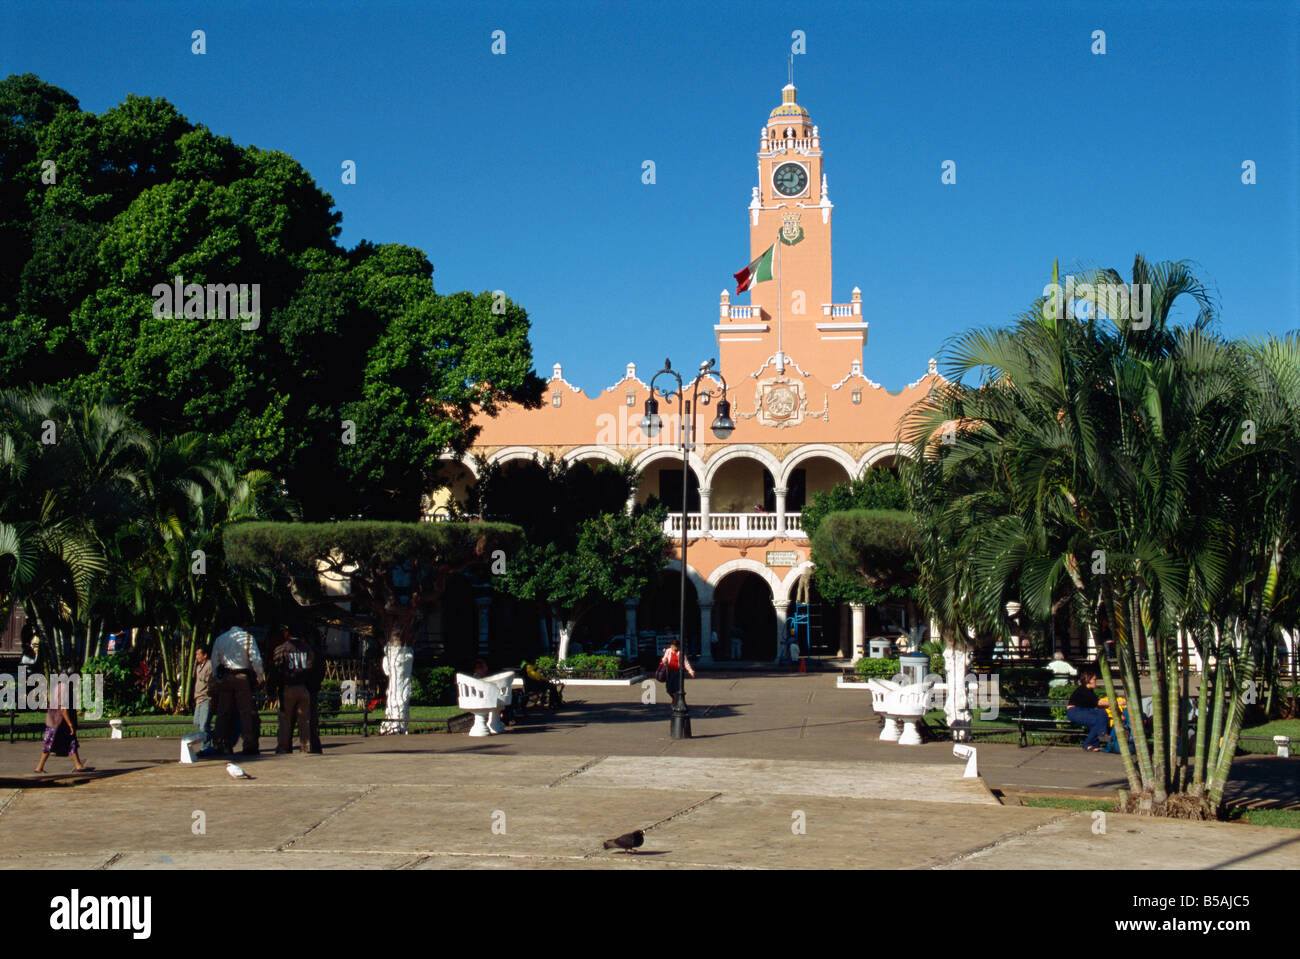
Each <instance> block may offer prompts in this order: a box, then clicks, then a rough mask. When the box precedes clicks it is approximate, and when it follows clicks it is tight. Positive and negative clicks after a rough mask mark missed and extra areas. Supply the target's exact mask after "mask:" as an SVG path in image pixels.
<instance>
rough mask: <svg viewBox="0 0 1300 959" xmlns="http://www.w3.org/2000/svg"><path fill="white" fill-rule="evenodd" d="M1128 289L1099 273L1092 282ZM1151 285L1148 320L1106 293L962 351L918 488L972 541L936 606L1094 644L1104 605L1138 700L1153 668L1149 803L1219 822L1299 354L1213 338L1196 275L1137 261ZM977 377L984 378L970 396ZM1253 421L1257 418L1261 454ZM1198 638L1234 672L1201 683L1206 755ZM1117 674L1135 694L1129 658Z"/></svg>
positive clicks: (931, 514) (1138, 793) (926, 415)
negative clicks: (1014, 608)
mask: <svg viewBox="0 0 1300 959" xmlns="http://www.w3.org/2000/svg"><path fill="white" fill-rule="evenodd" d="M1118 279H1119V278H1118V275H1117V274H1115V273H1114V272H1113V271H1102V272H1099V273H1095V274H1093V275H1092V276H1090V277H1088V278H1087V280H1088V281H1089V282H1090V283H1091V284H1092V285H1093V287H1094V289H1095V288H1096V286H1097V284H1100V283H1114V282H1118ZM1133 282H1134V283H1136V284H1139V285H1142V284H1145V285H1146V286H1145V287H1143V288H1144V289H1147V290H1149V293H1148V295H1146V296H1144V297H1143V301H1144V302H1145V303H1147V304H1149V313H1147V311H1146V310H1142V311H1139V310H1134V309H1131V308H1130V307H1129V305H1128V304H1127V303H1125V302H1123V301H1121V302H1120V303H1119V304H1118V307H1119V308H1118V309H1116V308H1115V306H1116V304H1115V303H1114V302H1113V301H1109V302H1108V301H1107V300H1106V299H1104V298H1102V297H1095V298H1094V305H1095V306H1096V305H1100V304H1105V305H1107V306H1110V307H1111V309H1110V311H1109V315H1108V314H1107V311H1104V310H1099V309H1094V310H1091V311H1090V312H1089V315H1088V316H1086V317H1084V318H1082V319H1081V318H1079V317H1078V316H1077V315H1075V314H1074V310H1073V306H1074V305H1073V304H1069V306H1070V307H1071V309H1069V310H1066V311H1064V315H1063V316H1057V315H1055V311H1047V312H1045V311H1044V309H1043V307H1044V304H1045V302H1047V301H1046V300H1045V299H1039V300H1038V301H1037V302H1036V303H1035V304H1034V307H1033V308H1032V309H1031V310H1029V311H1028V312H1026V313H1025V314H1023V315H1022V316H1021V317H1020V319H1019V321H1018V322H1017V324H1016V325H1015V326H1014V327H1012V328H1010V329H1003V330H996V329H995V330H975V331H971V332H969V333H967V334H965V335H964V336H961V337H959V338H958V339H957V340H956V341H955V342H954V343H952V344H951V345H950V347H949V349H948V350H947V356H946V360H947V365H948V368H949V370H950V371H951V372H950V375H951V376H952V377H953V380H954V382H951V383H949V384H948V385H947V386H945V387H942V388H939V389H936V391H935V392H934V393H933V394H932V396H931V397H930V398H929V400H928V401H926V402H925V403H923V404H920V405H919V406H918V407H917V408H916V409H914V410H913V411H912V412H911V414H910V415H909V417H908V419H907V420H906V421H905V423H904V428H903V433H902V435H901V438H902V439H903V440H904V441H906V442H911V443H913V444H914V445H916V446H918V447H921V448H924V449H927V450H930V451H931V454H932V458H931V462H929V463H926V464H920V465H919V466H918V467H917V468H916V470H915V471H914V472H913V478H912V485H913V501H914V504H922V507H923V508H921V509H919V510H918V518H919V521H920V524H921V526H922V527H923V532H922V542H925V541H926V538H927V537H929V539H930V540H931V541H938V542H942V541H945V540H946V541H947V542H948V543H950V544H953V545H955V547H956V549H953V548H952V547H950V548H949V549H948V551H947V554H946V555H947V556H948V558H949V561H950V562H951V561H952V560H956V563H955V564H954V565H956V566H957V567H958V568H960V567H962V566H964V567H965V569H964V571H962V572H960V573H956V572H953V571H946V572H935V571H933V570H932V571H930V572H929V573H927V574H925V577H923V582H924V581H925V578H926V577H928V579H929V580H930V581H931V582H932V583H933V584H935V585H936V586H937V590H938V591H937V594H935V595H932V597H931V605H932V608H935V609H939V610H940V611H941V612H944V611H948V614H949V615H953V616H955V615H956V608H955V604H954V601H953V599H954V597H956V596H964V597H965V598H966V603H967V607H968V608H967V610H966V612H965V616H966V617H969V618H968V619H967V620H966V622H967V623H968V624H971V625H981V626H983V627H984V628H994V629H997V628H999V627H1000V626H1001V625H1002V615H1001V608H1002V606H1003V604H1004V602H1005V601H1006V600H1007V599H1009V598H1016V599H1019V600H1021V601H1022V602H1023V604H1024V606H1025V608H1026V609H1028V610H1029V611H1030V612H1031V613H1032V614H1033V615H1034V616H1036V617H1040V618H1045V617H1047V616H1050V615H1051V613H1052V612H1053V611H1054V609H1055V608H1056V607H1057V606H1059V605H1060V603H1062V602H1069V603H1070V604H1071V605H1072V607H1073V610H1074V613H1075V616H1076V619H1077V621H1078V622H1079V623H1080V624H1081V625H1082V626H1083V627H1084V628H1086V629H1087V630H1089V632H1090V633H1091V634H1092V635H1094V636H1095V635H1096V634H1097V630H1098V627H1099V622H1100V614H1101V613H1102V611H1103V610H1104V612H1105V616H1106V619H1107V620H1108V621H1109V622H1110V624H1112V626H1113V628H1114V634H1115V641H1116V642H1115V645H1116V665H1117V666H1118V668H1119V671H1120V675H1121V676H1122V678H1123V680H1124V683H1125V688H1126V689H1128V690H1129V691H1130V693H1131V694H1134V693H1135V692H1136V691H1137V690H1138V689H1139V688H1140V687H1139V668H1140V663H1139V657H1141V658H1144V659H1145V661H1146V665H1147V666H1148V668H1149V669H1150V673H1151V684H1150V685H1151V701H1152V707H1153V716H1152V729H1151V734H1150V736H1148V735H1147V733H1146V730H1145V729H1144V727H1143V725H1142V724H1141V723H1136V722H1135V723H1133V726H1132V728H1133V738H1134V748H1133V749H1132V750H1130V749H1129V744H1128V741H1127V738H1126V737H1123V736H1121V737H1119V738H1120V742H1119V746H1120V752H1121V755H1122V760H1123V763H1124V768H1125V772H1126V775H1127V777H1128V780H1129V786H1130V789H1131V791H1132V793H1133V796H1132V798H1131V803H1132V805H1133V806H1134V808H1142V809H1152V810H1157V811H1161V812H1170V813H1177V814H1182V815H1208V814H1211V813H1213V812H1216V811H1218V809H1219V806H1220V805H1221V802H1222V787H1223V782H1224V780H1225V779H1226V774H1227V768H1228V765H1229V764H1230V762H1231V755H1232V751H1233V748H1234V747H1235V741H1236V739H1235V737H1236V735H1237V734H1238V733H1239V731H1240V727H1241V718H1242V703H1241V699H1240V697H1239V696H1238V697H1229V696H1228V690H1229V689H1230V688H1240V687H1241V685H1242V683H1249V682H1251V681H1253V677H1254V668H1255V665H1256V664H1257V663H1258V662H1259V661H1260V658H1261V657H1260V644H1261V643H1262V641H1263V638H1264V637H1265V636H1267V635H1269V634H1270V631H1271V630H1272V629H1273V624H1272V620H1271V618H1270V617H1271V616H1272V610H1273V608H1274V606H1275V604H1276V601H1277V590H1276V582H1277V578H1278V577H1277V570H1278V569H1279V566H1280V564H1281V563H1282V560H1283V557H1285V556H1286V555H1287V554H1288V551H1289V550H1291V549H1292V545H1293V544H1292V542H1291V540H1290V537H1289V534H1288V533H1286V532H1284V530H1289V529H1290V528H1293V527H1294V518H1295V513H1294V508H1295V476H1296V470H1295V465H1294V455H1295V454H1294V452H1293V451H1294V449H1295V436H1294V430H1295V423H1296V419H1295V410H1296V407H1295V406H1294V403H1295V402H1296V399H1297V396H1296V391H1295V379H1296V378H1295V375H1294V374H1295V368H1294V367H1293V365H1292V363H1293V360H1294V353H1295V350H1294V341H1293V340H1288V341H1282V343H1280V344H1279V343H1278V342H1277V341H1269V342H1268V343H1267V344H1265V345H1263V346H1261V347H1259V348H1258V349H1256V350H1255V351H1253V352H1252V351H1251V350H1248V349H1245V348H1243V347H1242V346H1241V345H1239V344H1233V343H1227V342H1224V341H1223V340H1221V339H1219V338H1217V337H1215V336H1213V335H1211V334H1210V333H1209V332H1208V329H1209V326H1210V325H1211V323H1212V322H1213V318H1214V309H1213V304H1212V303H1211V301H1210V299H1209V297H1208V295H1207V294H1206V292H1205V290H1204V287H1203V286H1202V285H1201V284H1200V283H1199V282H1198V281H1197V280H1196V279H1195V277H1194V276H1193V274H1192V272H1191V270H1190V268H1189V267H1188V266H1187V265H1186V264H1182V263H1161V264H1155V265H1151V264H1148V263H1147V262H1146V261H1145V260H1144V259H1143V258H1141V257H1138V258H1137V259H1136V261H1135V263H1134V267H1133ZM1181 297H1190V298H1191V299H1192V300H1193V302H1194V304H1195V306H1196V307H1197V313H1196V316H1195V319H1194V321H1193V323H1192V324H1191V325H1190V326H1189V327H1174V326H1173V325H1172V323H1171V321H1170V315H1171V311H1172V309H1173V306H1174V304H1175V302H1176V301H1178V300H1179V299H1180V298H1181ZM1143 314H1146V315H1143ZM1288 344H1289V345H1288ZM973 372H982V373H983V376H982V379H981V382H980V383H979V384H978V385H974V386H972V385H966V384H964V383H962V382H961V380H962V377H963V376H965V375H966V374H968V373H973ZM1243 410H1249V411H1251V412H1252V414H1253V415H1254V416H1255V418H1256V420H1257V421H1258V422H1257V423H1256V426H1257V427H1258V429H1257V432H1258V434H1259V436H1258V438H1256V436H1255V434H1254V432H1251V433H1250V434H1249V435H1250V442H1248V443H1247V442H1243V439H1242V437H1243V435H1244V434H1243V430H1242V420H1243V416H1242V411H1243ZM1288 415H1290V419H1288ZM1288 442H1289V443H1290V445H1289V446H1288V445H1287V444H1288ZM1284 455H1289V456H1290V457H1291V458H1292V460H1291V462H1290V463H1289V464H1283V463H1282V462H1281V461H1280V458H1281V457H1283V456H1284ZM999 497H1001V502H999ZM927 504H928V505H927ZM914 508H915V507H914ZM1243 510H1249V511H1252V512H1251V513H1250V518H1249V520H1247V521H1243V520H1242V519H1241V516H1242V511H1243ZM958 516H960V517H961V521H962V522H964V523H965V524H966V526H965V527H964V530H965V531H964V533H963V534H961V535H954V533H955V529H956V527H955V526H954V524H953V522H952V519H953V518H954V517H958ZM1288 519H1289V520H1290V521H1291V525H1290V526H1287V525H1286V523H1287V520H1288ZM927 528H928V532H926V529H927ZM943 555H944V551H942V550H932V553H931V556H930V557H929V561H930V563H933V562H935V561H936V558H938V559H940V560H941V559H942V556H943ZM958 584H962V585H960V586H959V585H958ZM962 589H964V590H965V592H964V593H963V592H962ZM931 592H932V593H933V590H931ZM940 618H941V621H942V616H941V617H940ZM1180 631H1182V632H1183V633H1184V634H1190V635H1191V637H1192V639H1193V641H1194V642H1195V643H1196V644H1197V646H1198V649H1199V650H1201V652H1202V658H1203V661H1207V660H1208V659H1209V657H1210V655H1216V656H1217V658H1216V662H1217V663H1218V668H1217V669H1215V670H1214V671H1212V672H1211V673H1208V674H1206V675H1204V676H1203V677H1202V679H1203V682H1202V690H1201V701H1202V704H1203V706H1204V705H1208V706H1209V715H1210V717H1211V719H1210V723H1211V728H1210V729H1205V725H1206V721H1207V711H1206V709H1205V708H1202V711H1201V726H1200V735H1198V737H1197V741H1196V750H1195V752H1196V759H1195V761H1194V762H1193V761H1192V760H1191V757H1190V752H1191V750H1189V748H1188V743H1189V735H1188V730H1187V729H1186V726H1185V723H1184V722H1183V713H1182V710H1181V708H1180V702H1181V701H1182V700H1183V699H1184V698H1185V690H1186V687H1187V683H1188V677H1187V674H1186V672H1185V670H1184V669H1183V667H1182V664H1181V660H1180V657H1179V655H1178V644H1179V641H1180ZM1224 635H1226V636H1228V637H1230V638H1229V641H1228V642H1227V643H1226V644H1224V643H1219V642H1217V641H1216V640H1214V639H1213V637H1218V636H1224ZM1100 666H1101V670H1102V676H1103V680H1104V682H1105V685H1106V691H1107V694H1108V695H1109V696H1110V697H1111V699H1112V701H1115V698H1116V697H1115V683H1114V677H1113V676H1112V672H1111V668H1110V663H1109V662H1108V660H1107V659H1106V658H1105V657H1102V658H1101V660H1100ZM1180 685H1181V687H1182V690H1183V692H1181V693H1180ZM1211 693H1212V694H1213V698H1212V699H1211V700H1210V701H1209V702H1208V704H1207V703H1206V700H1207V696H1208V695H1210V694H1211ZM1228 705H1231V708H1230V709H1229V708H1227V707H1228ZM1207 733H1208V735H1207ZM1220 739H1222V747H1221V748H1219V747H1218V744H1219V742H1220ZM1205 769H1208V772H1205V773H1204V780H1203V779H1202V771H1203V770H1205ZM1173 793H1184V794H1185V795H1183V797H1182V798H1181V799H1180V800H1179V801H1177V802H1171V801H1170V797H1171V794H1173Z"/></svg>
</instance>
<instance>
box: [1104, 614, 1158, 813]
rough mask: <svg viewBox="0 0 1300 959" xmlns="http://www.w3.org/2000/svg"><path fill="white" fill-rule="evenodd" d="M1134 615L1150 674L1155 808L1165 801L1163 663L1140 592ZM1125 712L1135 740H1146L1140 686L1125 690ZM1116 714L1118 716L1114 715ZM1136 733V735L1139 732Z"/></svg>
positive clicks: (1152, 775) (1152, 769)
mask: <svg viewBox="0 0 1300 959" xmlns="http://www.w3.org/2000/svg"><path fill="white" fill-rule="evenodd" d="M1137 605H1138V616H1139V622H1140V623H1141V625H1142V634H1143V636H1144V637H1145V638H1146V646H1147V665H1148V668H1149V669H1150V672H1151V738H1152V740H1154V741H1153V742H1152V744H1151V745H1152V749H1151V791H1152V799H1153V801H1154V802H1155V804H1156V805H1157V806H1163V805H1164V803H1165V800H1166V799H1168V798H1169V761H1168V760H1169V740H1168V733H1169V731H1168V729H1166V728H1165V721H1166V719H1167V716H1166V715H1165V676H1164V670H1165V663H1164V659H1163V657H1162V656H1161V655H1160V652H1161V647H1162V646H1163V645H1164V643H1163V641H1162V639H1161V637H1160V636H1158V635H1153V630H1152V628H1151V627H1152V626H1153V625H1155V624H1153V623H1152V622H1151V602H1150V598H1149V597H1148V596H1147V595H1146V594H1145V593H1144V594H1143V595H1142V597H1141V598H1140V599H1139V600H1138V604H1137ZM1139 678H1140V677H1139ZM1128 713H1129V717H1130V723H1131V725H1132V727H1133V735H1134V736H1135V737H1137V736H1139V735H1141V736H1142V738H1143V739H1144V738H1146V728H1145V725H1144V724H1143V722H1142V718H1143V717H1142V687H1141V685H1137V686H1135V687H1133V688H1132V689H1130V690H1129V705H1128ZM1116 715H1118V713H1117V714H1116ZM1139 731H1140V733H1139ZM1138 748H1139V749H1141V750H1143V751H1144V752H1145V751H1146V744H1145V743H1143V742H1141V740H1138Z"/></svg>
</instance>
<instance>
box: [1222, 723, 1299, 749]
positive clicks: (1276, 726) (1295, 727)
mask: <svg viewBox="0 0 1300 959" xmlns="http://www.w3.org/2000/svg"><path fill="white" fill-rule="evenodd" d="M1241 734H1242V735H1243V736H1264V737H1266V738H1267V739H1270V740H1271V739H1272V738H1273V737H1274V736H1290V737H1291V738H1292V739H1300V719H1275V720H1273V721H1272V722H1271V723H1264V724H1263V725H1262V726H1251V727H1250V728H1249V729H1243V730H1242V731H1241ZM1237 745H1238V746H1240V747H1241V749H1242V750H1243V751H1244V752H1248V753H1262V754H1267V755H1270V756H1272V755H1275V754H1276V753H1277V745H1276V744H1275V743H1272V742H1262V743H1261V742H1253V741H1251V740H1243V741H1239V742H1238V744H1237ZM1291 749H1292V755H1296V754H1297V753H1300V746H1295V745H1292V747H1291Z"/></svg>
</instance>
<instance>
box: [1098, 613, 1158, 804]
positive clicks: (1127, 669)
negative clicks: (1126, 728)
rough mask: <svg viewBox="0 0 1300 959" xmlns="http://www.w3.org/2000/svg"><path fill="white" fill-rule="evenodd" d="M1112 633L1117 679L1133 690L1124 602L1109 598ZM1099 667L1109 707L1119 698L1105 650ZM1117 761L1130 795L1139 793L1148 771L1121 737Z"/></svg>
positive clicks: (1126, 739) (1099, 658) (1143, 785)
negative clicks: (1127, 783)
mask: <svg viewBox="0 0 1300 959" xmlns="http://www.w3.org/2000/svg"><path fill="white" fill-rule="evenodd" d="M1111 631H1112V632H1113V633H1114V635H1115V659H1116V661H1117V662H1118V663H1119V667H1120V675H1121V676H1122V677H1123V679H1124V683H1125V686H1126V687H1127V688H1129V689H1132V688H1133V685H1132V684H1133V677H1132V676H1131V675H1130V674H1131V673H1133V672H1134V670H1133V669H1132V667H1131V665H1130V660H1129V657H1128V655H1127V653H1128V647H1129V625H1128V616H1127V614H1126V613H1125V612H1124V600H1123V598H1120V597H1112V602H1111ZM1098 663H1099V664H1100V665H1101V677H1102V681H1103V684H1104V685H1105V689H1106V697H1107V698H1108V699H1109V700H1110V701H1111V702H1112V703H1118V702H1119V697H1118V696H1117V695H1116V694H1115V681H1114V678H1113V677H1112V676H1111V672H1110V660H1109V659H1108V658H1107V657H1106V655H1105V653H1104V650H1103V653H1102V655H1101V656H1099V657H1098ZM1118 745H1119V757H1120V761H1121V762H1122V763H1123V765H1124V773H1125V775H1127V776H1128V782H1129V786H1130V787H1131V788H1132V790H1133V792H1135V793H1140V792H1142V791H1143V789H1144V788H1145V786H1146V783H1147V782H1148V781H1149V779H1148V777H1147V770H1146V768H1145V767H1144V766H1143V765H1142V757H1141V755H1140V754H1139V755H1138V756H1134V755H1133V751H1132V750H1131V749H1130V748H1129V743H1128V737H1127V736H1124V735H1122V734H1121V735H1120V737H1119V743H1118Z"/></svg>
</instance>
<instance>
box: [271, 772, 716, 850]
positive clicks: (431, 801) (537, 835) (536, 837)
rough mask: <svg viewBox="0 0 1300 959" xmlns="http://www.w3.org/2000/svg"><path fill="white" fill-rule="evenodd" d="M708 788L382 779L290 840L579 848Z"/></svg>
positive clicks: (681, 805) (699, 796) (368, 846)
mask: <svg viewBox="0 0 1300 959" xmlns="http://www.w3.org/2000/svg"><path fill="white" fill-rule="evenodd" d="M713 795H714V794H713V793H709V792H688V791H680V790H644V791H637V792H633V791H629V790H626V789H600V788H586V789H582V790H563V789H547V788H545V787H536V786H521V787H502V786H419V787H414V786H380V787H376V788H375V789H374V790H372V791H371V792H369V793H367V794H366V795H365V796H364V798H363V799H361V800H360V801H358V802H356V803H354V804H352V805H351V806H349V807H348V808H346V809H344V810H342V811H340V812H339V813H338V814H337V815H335V816H333V817H332V818H331V819H330V820H329V821H328V822H326V823H324V824H323V825H321V826H320V827H319V828H317V829H314V830H312V831H311V833H310V834H308V835H305V836H303V837H301V838H300V839H298V840H297V841H295V842H294V844H293V848H294V850H295V851H300V852H305V851H312V850H338V851H344V852H348V851H366V852H407V853H414V854H426V855H433V854H440V853H463V854H472V855H528V856H568V857H575V856H579V857H580V856H584V855H586V854H588V853H592V852H595V851H598V850H600V848H601V843H602V842H603V840H605V839H610V838H612V837H614V836H618V835H621V834H623V833H625V832H629V831H631V830H633V829H638V828H645V827H647V826H649V825H651V824H653V823H656V822H659V821H661V820H664V819H667V818H669V817H671V816H674V815H677V814H680V813H681V812H682V811H683V810H685V809H687V808H689V807H691V806H693V805H695V804H697V803H700V802H704V801H707V800H709V799H710V798H711V797H712V796H713Z"/></svg>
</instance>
